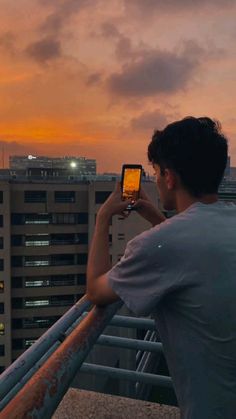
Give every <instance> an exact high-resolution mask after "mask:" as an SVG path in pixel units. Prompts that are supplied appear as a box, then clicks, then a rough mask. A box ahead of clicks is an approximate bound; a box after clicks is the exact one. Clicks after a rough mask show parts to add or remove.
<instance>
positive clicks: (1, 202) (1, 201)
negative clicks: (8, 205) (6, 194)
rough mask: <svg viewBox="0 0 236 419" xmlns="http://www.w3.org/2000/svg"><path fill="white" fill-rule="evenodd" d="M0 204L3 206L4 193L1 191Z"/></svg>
mask: <svg viewBox="0 0 236 419" xmlns="http://www.w3.org/2000/svg"><path fill="white" fill-rule="evenodd" d="M0 204H3V191H0Z"/></svg>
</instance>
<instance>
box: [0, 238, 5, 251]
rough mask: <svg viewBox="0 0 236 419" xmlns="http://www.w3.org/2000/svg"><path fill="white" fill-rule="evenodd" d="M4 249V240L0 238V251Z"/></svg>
mask: <svg viewBox="0 0 236 419" xmlns="http://www.w3.org/2000/svg"><path fill="white" fill-rule="evenodd" d="M3 247H4V239H3V237H0V249H3Z"/></svg>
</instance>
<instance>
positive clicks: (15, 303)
mask: <svg viewBox="0 0 236 419" xmlns="http://www.w3.org/2000/svg"><path fill="white" fill-rule="evenodd" d="M22 306H23V300H22V298H12V308H22Z"/></svg>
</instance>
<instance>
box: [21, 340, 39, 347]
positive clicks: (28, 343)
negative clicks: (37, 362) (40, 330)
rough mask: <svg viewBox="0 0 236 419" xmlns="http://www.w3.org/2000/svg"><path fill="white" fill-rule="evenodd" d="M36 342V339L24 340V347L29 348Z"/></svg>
mask: <svg viewBox="0 0 236 419" xmlns="http://www.w3.org/2000/svg"><path fill="white" fill-rule="evenodd" d="M36 340H37V339H24V347H25V348H29V347H30V346H32V345H33V344H34V343H35V342H36Z"/></svg>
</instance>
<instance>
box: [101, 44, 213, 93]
mask: <svg viewBox="0 0 236 419" xmlns="http://www.w3.org/2000/svg"><path fill="white" fill-rule="evenodd" d="M204 55H205V51H204V50H203V49H202V48H200V47H199V46H198V45H197V44H196V43H195V42H193V41H192V42H188V43H185V44H183V46H182V51H181V50H180V51H179V52H169V51H164V50H143V51H142V57H140V58H139V59H138V60H133V61H131V62H130V63H128V64H126V65H124V66H123V68H122V71H121V72H119V73H113V74H112V75H111V76H110V77H109V78H108V80H107V87H108V89H109V91H110V92H112V93H114V94H118V95H122V96H153V95H156V94H161V93H164V94H171V93H175V92H177V91H179V90H181V89H184V88H186V87H187V85H188V83H189V81H190V80H191V79H192V77H193V76H194V74H195V72H196V70H197V69H198V68H199V66H200V61H201V58H203V56H204Z"/></svg>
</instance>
